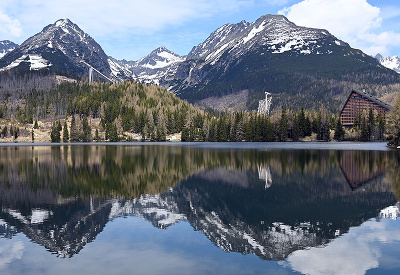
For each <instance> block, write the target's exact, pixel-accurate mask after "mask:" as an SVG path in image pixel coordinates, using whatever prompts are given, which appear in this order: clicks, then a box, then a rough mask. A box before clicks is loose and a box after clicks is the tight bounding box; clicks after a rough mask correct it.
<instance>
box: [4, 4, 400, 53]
mask: <svg viewBox="0 0 400 275" xmlns="http://www.w3.org/2000/svg"><path fill="white" fill-rule="evenodd" d="M265 14H283V15H285V16H287V17H288V18H289V20H291V21H292V22H294V23H296V24H297V25H300V26H307V27H315V28H324V29H327V30H328V31H330V32H331V33H332V34H333V35H335V36H337V37H338V38H339V39H342V40H344V41H346V42H348V43H350V45H351V46H352V47H354V48H359V49H361V50H363V51H364V52H366V53H367V54H370V55H375V54H377V53H381V54H382V55H384V56H388V55H400V3H399V2H398V1H396V0H302V1H299V0H281V1H279V0H170V1H166V0H146V1H143V0H114V1H102V0H85V1H82V0H63V1H49V0H18V1H16V0H1V4H0V40H6V39H7V40H11V41H14V42H15V43H18V44H20V43H22V42H23V41H24V40H26V39H27V38H28V37H30V36H32V35H34V34H36V33H38V32H40V31H41V30H42V29H43V27H44V26H46V25H48V24H52V23H54V22H55V21H57V20H58V19H60V18H69V19H70V20H72V21H73V22H74V23H76V24H77V25H78V26H79V27H80V28H81V29H83V30H84V31H85V32H86V33H88V34H90V35H91V36H92V37H93V38H94V39H95V40H96V41H97V42H98V43H99V44H100V45H101V46H102V47H103V49H104V51H105V52H106V53H107V54H108V55H111V56H113V57H115V58H117V59H127V60H137V59H139V58H141V57H143V56H145V55H147V54H149V53H150V52H151V51H152V50H154V49H155V48H157V47H159V46H165V47H167V48H169V49H170V50H172V51H174V52H176V53H178V54H180V55H186V54H187V53H188V52H189V51H190V50H191V49H192V47H193V46H196V45H198V44H199V43H201V42H203V41H204V40H205V39H206V38H207V37H208V36H209V35H210V33H211V32H212V31H214V30H216V29H217V28H219V27H220V26H222V25H224V24H226V23H238V22H240V21H241V20H246V21H248V22H253V21H255V20H256V19H257V18H259V17H260V16H262V15H265Z"/></svg>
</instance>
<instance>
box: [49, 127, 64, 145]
mask: <svg viewBox="0 0 400 275" xmlns="http://www.w3.org/2000/svg"><path fill="white" fill-rule="evenodd" d="M50 138H51V142H60V140H61V133H60V130H59V127H58V123H57V122H54V123H53V126H52V127H51V132H50Z"/></svg>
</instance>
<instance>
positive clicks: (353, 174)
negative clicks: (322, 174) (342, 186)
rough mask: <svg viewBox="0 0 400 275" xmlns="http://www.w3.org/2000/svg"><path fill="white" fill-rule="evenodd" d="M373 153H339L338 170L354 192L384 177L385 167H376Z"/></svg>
mask: <svg viewBox="0 0 400 275" xmlns="http://www.w3.org/2000/svg"><path fill="white" fill-rule="evenodd" d="M373 153H374V152H368V151H365V152H362V151H343V152H342V153H341V157H340V169H341V170H342V172H343V174H344V176H345V177H346V180H347V182H348V183H349V185H350V187H351V189H353V190H355V189H357V188H359V187H361V186H363V185H364V184H366V183H368V182H371V181H372V180H375V179H378V178H379V177H381V176H383V175H384V173H385V166H384V165H383V164H381V165H378V163H377V162H376V161H375V158H374V156H373V155H372V154H373Z"/></svg>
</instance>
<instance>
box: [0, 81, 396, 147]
mask: <svg viewBox="0 0 400 275" xmlns="http://www.w3.org/2000/svg"><path fill="white" fill-rule="evenodd" d="M394 109H396V110H397V109H398V108H397V107H395V108H394ZM0 119H3V123H2V126H1V125H0V127H1V129H0V135H1V137H3V138H4V137H7V136H13V137H14V139H17V138H18V136H19V135H20V134H21V133H24V132H25V134H27V132H28V134H29V135H31V136H32V141H33V140H34V139H35V135H34V133H35V129H39V128H41V127H43V125H42V124H43V121H47V122H48V123H50V125H51V127H49V128H50V129H49V136H50V138H51V141H52V142H91V141H123V140H128V141H131V140H142V141H165V140H166V139H167V136H173V135H177V136H178V135H179V134H180V136H181V141H212V142H213V141H215V142H217V141H218V142H227V141H249V142H264V141H299V140H321V141H329V140H337V141H341V140H359V141H375V140H385V139H386V138H387V137H389V138H390V139H391V140H392V141H393V142H392V144H397V143H398V140H399V138H398V135H399V134H398V133H397V134H396V133H395V132H393V131H394V130H393V128H394V127H392V126H393V125H395V123H394V122H393V121H396V119H397V118H393V119H392V118H391V120H390V127H389V128H388V129H391V130H392V132H390V133H388V134H385V130H386V128H387V127H386V121H385V119H384V118H383V117H382V116H380V115H379V114H375V113H373V112H372V111H369V112H368V111H365V112H364V113H360V114H359V115H358V117H357V119H356V123H355V126H354V128H352V129H344V128H343V126H342V125H341V123H340V119H339V114H333V113H330V112H329V111H328V110H327V109H326V108H324V107H323V106H321V107H320V108H319V109H318V110H304V109H303V108H301V109H300V110H298V111H294V110H293V109H287V108H285V107H280V108H275V109H274V111H273V112H272V113H271V114H270V115H262V114H258V113H256V112H254V111H253V112H249V111H241V112H231V113H224V112H217V111H204V110H201V109H199V108H197V107H195V106H193V105H191V104H189V103H188V102H186V101H184V100H181V99H179V98H178V97H177V96H175V95H174V94H173V93H171V92H168V91H166V90H165V89H163V88H161V87H159V86H156V85H146V84H141V83H136V82H134V81H125V82H122V83H113V84H111V83H94V84H92V85H88V83H87V82H63V83H61V84H59V85H56V86H54V87H53V88H51V89H47V90H46V89H44V90H36V89H31V90H30V91H29V92H25V93H21V94H20V96H19V98H18V99H15V98H14V99H12V100H11V99H10V96H4V98H3V99H2V101H1V105H0ZM7 121H9V123H6V122H7ZM10 125H11V126H10ZM20 128H21V129H22V128H24V129H23V130H21V131H20ZM396 138H397V141H396ZM396 142H397V143H396Z"/></svg>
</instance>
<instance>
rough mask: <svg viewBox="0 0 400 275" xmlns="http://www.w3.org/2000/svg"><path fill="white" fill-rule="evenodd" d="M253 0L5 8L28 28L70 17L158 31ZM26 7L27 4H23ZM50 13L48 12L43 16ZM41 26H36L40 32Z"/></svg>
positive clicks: (103, 29)
mask: <svg viewBox="0 0 400 275" xmlns="http://www.w3.org/2000/svg"><path fill="white" fill-rule="evenodd" d="M250 2H251V1H249V0H233V1H228V0H197V1H193V0H174V1H165V0H152V1H142V0H116V1H101V0H100V1H99V0H85V1H81V0H65V1H45V0H37V1H31V0H21V1H18V2H14V3H12V2H8V4H6V5H7V7H5V10H9V11H11V12H12V13H13V14H18V19H19V20H20V22H21V23H22V25H23V26H24V27H26V28H29V27H31V28H39V30H40V29H41V28H43V27H44V26H45V25H47V24H51V23H54V22H55V21H56V20H58V19H60V18H69V19H71V20H72V21H73V22H75V23H77V24H78V25H79V26H81V27H83V28H85V30H86V31H87V32H89V33H90V32H91V33H94V34H95V35H98V36H101V35H104V36H106V35H113V34H115V33H129V34H132V33H143V32H154V31H158V30H160V29H162V28H164V27H165V26H168V25H179V24H183V23H185V22H187V21H189V20H193V19H196V18H204V17H210V16H212V15H216V14H218V13H221V12H233V11H237V10H239V9H240V7H242V6H244V5H248V4H249V3H250ZM22 7H23V8H22ZM44 14H46V16H43V15H44ZM39 30H37V29H36V30H34V32H37V31H39Z"/></svg>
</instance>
